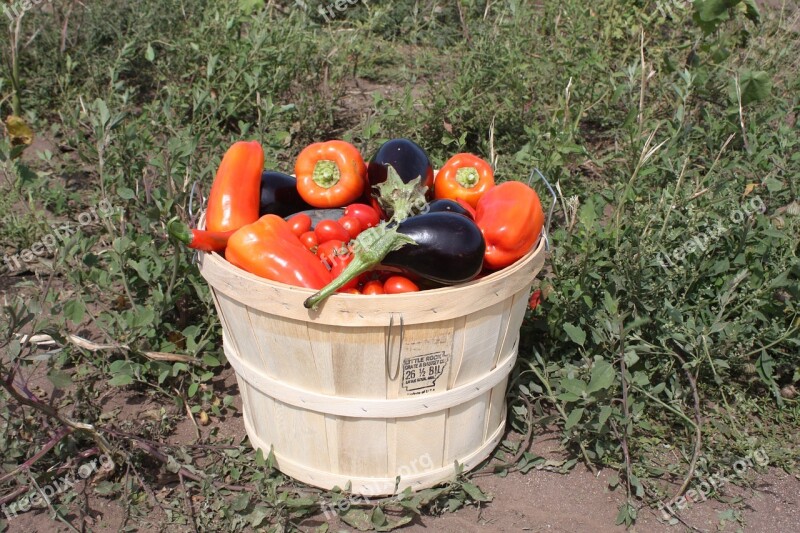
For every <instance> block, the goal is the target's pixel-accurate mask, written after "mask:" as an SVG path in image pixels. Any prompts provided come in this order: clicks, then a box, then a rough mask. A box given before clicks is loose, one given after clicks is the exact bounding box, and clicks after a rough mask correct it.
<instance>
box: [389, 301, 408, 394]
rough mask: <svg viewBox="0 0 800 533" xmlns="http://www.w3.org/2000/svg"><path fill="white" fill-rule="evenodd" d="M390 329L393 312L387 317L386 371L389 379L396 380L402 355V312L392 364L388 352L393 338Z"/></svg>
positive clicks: (392, 321)
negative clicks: (395, 361) (397, 345)
mask: <svg viewBox="0 0 800 533" xmlns="http://www.w3.org/2000/svg"><path fill="white" fill-rule="evenodd" d="M392 329H394V313H392V314H391V316H390V317H389V331H387V332H386V373H387V375H388V376H389V380H390V381H394V380H396V379H397V376H398V375H399V374H400V359H401V357H402V355H403V334H404V333H405V331H404V330H405V328H404V327H403V314H402V313H400V348H399V349H398V350H397V363H396V364H394V365H393V364H392V362H391V353H390V344H391V340H392V338H393V336H392ZM392 368H394V375H392Z"/></svg>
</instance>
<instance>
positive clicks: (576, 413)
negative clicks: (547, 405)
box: [564, 407, 583, 429]
mask: <svg viewBox="0 0 800 533" xmlns="http://www.w3.org/2000/svg"><path fill="white" fill-rule="evenodd" d="M582 416H583V407H578V408H577V409H573V410H572V412H571V413H570V414H569V416H567V423H566V424H564V429H572V428H573V427H575V424H577V423H578V422H580V421H581V417H582Z"/></svg>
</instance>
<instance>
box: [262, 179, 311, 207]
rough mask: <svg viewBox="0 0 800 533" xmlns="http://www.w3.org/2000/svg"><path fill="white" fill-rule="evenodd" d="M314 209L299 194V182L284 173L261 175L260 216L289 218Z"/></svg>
mask: <svg viewBox="0 0 800 533" xmlns="http://www.w3.org/2000/svg"><path fill="white" fill-rule="evenodd" d="M311 209H314V206H312V205H309V204H308V203H306V201H305V200H303V197H302V196H300V193H299V192H297V180H296V179H295V178H294V177H292V176H289V175H288V174H284V173H282V172H275V171H272V170H269V171H265V172H262V173H261V206H260V208H259V210H258V215H259V216H262V217H263V216H264V215H278V216H279V217H288V216H289V215H293V214H295V213H299V212H300V211H308V210H311Z"/></svg>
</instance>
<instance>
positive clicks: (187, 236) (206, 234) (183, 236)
mask: <svg viewBox="0 0 800 533" xmlns="http://www.w3.org/2000/svg"><path fill="white" fill-rule="evenodd" d="M167 233H169V235H170V236H171V237H172V238H174V239H176V240H178V241H180V242H182V243H183V244H185V245H186V246H188V247H189V248H193V249H195V250H200V251H202V252H222V251H223V250H225V247H226V246H227V245H228V239H229V238H230V236H231V235H233V234H234V233H236V232H235V231H204V230H201V229H191V228H189V226H187V225H186V224H184V223H183V222H181V221H179V220H177V219H173V220H170V222H169V224H167Z"/></svg>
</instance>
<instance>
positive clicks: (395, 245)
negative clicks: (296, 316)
mask: <svg viewBox="0 0 800 533" xmlns="http://www.w3.org/2000/svg"><path fill="white" fill-rule="evenodd" d="M407 244H412V245H416V244H417V243H416V242H415V241H414V239H412V238H411V237H408V236H407V235H403V234H402V233H398V232H397V229H395V228H393V227H388V226H387V225H386V223H383V224H381V225H380V226H375V227H374V228H369V229H368V230H366V231H363V232H361V234H360V235H359V236H358V237H356V240H355V244H354V245H353V248H352V253H353V254H354V257H353V260H352V261H351V262H350V264H349V265H347V268H345V269H344V270H343V271H342V273H341V274H339V276H338V277H337V278H336V279H335V280H333V281H332V282H330V283H329V284H328V285H326V286H325V287H323V288H322V289H321V290H320V291H319V292H318V293H316V294H314V295H313V296H310V297H309V298H308V299H307V300H306V301H305V302H304V303H303V305H304V306H305V307H306V309H316V308H317V305H319V303H320V302H321V301H323V300H324V299H325V298H327V297H328V296H330V295H332V294H333V293H335V292H336V291H337V290H339V289H340V288H342V287H343V286H344V285H346V284H347V282H349V281H350V280H351V279H353V278H355V277H356V276H360V275H361V274H363V273H364V272H367V271H368V270H371V269H373V268H375V267H376V266H378V264H380V262H381V261H383V258H384V257H386V256H387V255H388V254H389V253H390V252H394V251H395V250H399V249H400V248H402V247H403V246H405V245H407Z"/></svg>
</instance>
